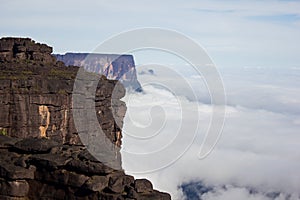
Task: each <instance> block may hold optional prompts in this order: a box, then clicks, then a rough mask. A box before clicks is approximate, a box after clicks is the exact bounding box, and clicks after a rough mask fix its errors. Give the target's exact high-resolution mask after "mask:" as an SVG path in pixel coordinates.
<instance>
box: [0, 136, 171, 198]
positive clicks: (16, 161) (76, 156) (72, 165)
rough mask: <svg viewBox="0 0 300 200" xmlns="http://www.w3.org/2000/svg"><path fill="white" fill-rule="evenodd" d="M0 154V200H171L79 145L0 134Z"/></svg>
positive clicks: (147, 182) (141, 180) (144, 182)
mask: <svg viewBox="0 0 300 200" xmlns="http://www.w3.org/2000/svg"><path fill="white" fill-rule="evenodd" d="M0 154H1V157H0V199H7V200H28V199H61V200H64V199H78V200H80V199H83V200H85V199H91V200H94V199H95V200H96V199H101V200H102V199H112V200H118V199H119V200H125V199H155V200H169V199H171V198H170V195H169V194H166V193H161V192H158V191H156V190H154V189H153V188H152V184H151V183H150V182H149V181H148V180H146V179H137V180H135V179H134V177H132V176H129V175H126V174H125V173H124V171H122V170H114V169H112V168H109V167H107V166H105V165H103V164H102V163H101V162H99V161H97V160H96V159H93V158H92V156H91V155H90V154H89V152H88V151H87V149H86V148H85V147H84V146H79V145H62V144H59V143H57V142H54V141H52V140H49V139H46V138H39V139H38V138H26V139H19V138H12V137H7V136H3V135H0Z"/></svg>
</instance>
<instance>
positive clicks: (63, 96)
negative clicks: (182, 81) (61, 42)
mask: <svg viewBox="0 0 300 200" xmlns="http://www.w3.org/2000/svg"><path fill="white" fill-rule="evenodd" d="M51 53H52V48H51V47H49V46H47V45H46V44H39V43H36V42H34V41H33V40H31V39H29V38H2V39H0V69H1V72H0V110H1V112H0V152H1V156H0V199H6V200H29V199H44V200H46V199H89V200H94V199H103V200H105V199H107V200H110V199H111V200H118V199H120V200H123V199H124V200H125V199H128V200H129V199H137V200H139V199H158V200H159V199H161V200H165V199H166V200H168V199H171V197H170V195H169V194H166V193H162V192H158V191H156V190H154V189H153V186H152V184H151V182H150V181H148V180H146V179H137V180H135V179H134V177H132V176H130V175H126V174H125V173H124V170H123V169H122V166H121V155H120V151H119V150H120V146H121V144H122V143H121V138H122V123H123V118H124V116H125V112H126V105H125V103H124V102H122V101H121V100H120V99H121V98H122V97H123V96H124V95H125V89H124V87H123V86H122V85H121V84H117V83H118V81H117V80H109V79H107V78H106V77H105V76H98V75H93V76H98V78H97V80H98V84H97V88H96V91H95V96H94V97H90V96H84V93H79V94H76V95H78V96H81V97H82V98H81V99H85V98H88V99H92V100H93V105H94V110H95V111H96V112H95V113H96V115H97V116H96V119H97V121H98V122H99V125H100V127H101V128H102V130H103V132H102V134H104V135H105V137H106V138H108V140H109V141H110V142H111V143H112V144H113V146H114V147H113V148H112V149H110V151H112V153H113V155H114V159H115V160H117V161H118V162H117V163H118V164H119V166H117V167H115V166H114V167H112V166H113V165H108V164H107V163H104V162H101V161H99V160H98V159H96V158H95V157H94V156H95V155H94V154H93V155H91V154H90V152H89V149H88V145H86V144H85V143H84V142H82V141H81V138H80V137H79V136H78V135H79V133H78V131H77V127H76V126H75V123H74V117H73V115H74V111H75V110H76V109H77V110H80V109H84V108H81V107H79V108H76V109H75V108H73V99H72V97H73V95H72V93H73V88H74V87H76V84H75V86H74V83H75V77H76V74H77V72H78V71H79V67H76V66H68V67H67V66H65V64H64V63H63V62H61V61H57V60H56V58H55V57H54V56H53V55H51ZM87 73H90V72H87ZM112 102H113V103H112ZM87 134H89V133H87ZM94 142H95V141H94ZM96 142H99V144H101V142H103V141H96ZM98 151H99V153H100V154H104V155H105V149H102V146H101V145H100V147H99V149H98ZM109 162H110V161H109ZM111 162H113V161H111Z"/></svg>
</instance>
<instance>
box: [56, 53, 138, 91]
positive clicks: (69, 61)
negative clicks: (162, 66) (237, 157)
mask: <svg viewBox="0 0 300 200" xmlns="http://www.w3.org/2000/svg"><path fill="white" fill-rule="evenodd" d="M54 56H55V57H56V58H57V60H59V61H62V62H64V63H65V65H67V66H82V67H84V68H85V69H87V70H88V71H90V72H95V73H98V74H101V75H104V76H106V77H107V78H108V79H111V80H119V81H120V82H121V83H122V84H123V85H124V86H125V88H128V89H133V90H136V91H141V90H142V88H141V85H140V83H139V82H138V80H137V75H136V69H135V63H134V59H133V56H132V55H116V54H95V53H66V54H64V55H61V54H54Z"/></svg>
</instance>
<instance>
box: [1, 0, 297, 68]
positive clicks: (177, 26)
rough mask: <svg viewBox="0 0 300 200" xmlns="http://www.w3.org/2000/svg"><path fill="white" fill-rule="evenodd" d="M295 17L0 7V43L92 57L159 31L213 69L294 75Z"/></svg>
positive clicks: (154, 0) (249, 6)
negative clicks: (287, 70) (113, 42)
mask: <svg viewBox="0 0 300 200" xmlns="http://www.w3.org/2000/svg"><path fill="white" fill-rule="evenodd" d="M299 15H300V2H299V1H290V0H265V1H258V0H254V1H245V0H236V1H233V0H230V1H221V0H188V1H184V2H183V1H179V0H172V1H171V0H166V1H158V0H151V1H148V0H144V1H138V0H129V1H116V0H109V1H108V0H86V1H70V0H61V1H59V2H56V1H50V0H44V1H39V0H29V1H26V2H25V1H22V0H14V1H10V0H1V13H0V24H1V30H0V36H24V37H31V38H33V39H34V40H36V41H38V42H44V43H47V44H49V45H51V46H53V47H54V52H55V53H65V52H92V51H93V50H94V49H95V48H96V47H97V45H99V44H100V43H101V42H103V41H105V40H106V39H108V38H110V37H111V36H113V35H116V34H119V33H120V32H124V31H127V30H132V29H136V28H141V27H159V28H167V29H171V30H176V31H178V32H181V33H182V34H184V35H186V36H188V37H190V38H192V39H193V40H195V41H196V42H197V43H198V44H200V45H202V46H203V47H204V48H205V49H206V50H207V52H208V54H209V55H210V56H211V57H212V59H213V60H214V62H215V63H216V64H217V66H219V67H244V66H246V67H261V66H263V67H285V66H288V67H299V60H300V57H299V56H298V52H300V45H299V44H300V39H299V35H300V29H299V27H300V18H299Z"/></svg>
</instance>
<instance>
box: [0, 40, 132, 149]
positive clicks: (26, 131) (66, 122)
mask: <svg viewBox="0 0 300 200" xmlns="http://www.w3.org/2000/svg"><path fill="white" fill-rule="evenodd" d="M22 45H23V46H22ZM21 47H22V48H21ZM15 49H22V50H24V51H23V52H22V54H24V55H25V57H24V59H23V57H22V59H20V56H16V55H18V54H19V51H15ZM34 50H35V51H34ZM51 52H52V48H51V47H48V46H47V45H45V44H36V43H34V42H33V41H32V40H30V39H20V38H4V39H1V40H0V54H1V53H2V54H3V53H4V54H5V55H7V56H5V57H1V58H0V69H1V72H0V102H1V103H0V110H1V111H2V112H0V132H4V133H6V134H7V135H10V136H13V137H19V138H26V137H46V138H49V139H53V140H55V141H58V142H60V143H63V144H77V143H79V138H78V134H77V131H76V129H75V126H74V120H73V115H72V100H71V99H72V91H73V85H74V79H75V77H76V74H77V71H78V69H79V68H78V67H66V66H65V65H64V64H63V63H61V62H57V61H56V60H55V58H54V57H53V56H51ZM35 54H39V55H42V56H43V57H45V58H48V59H37V58H36V57H34V56H33V57H32V55H35ZM8 55H9V56H8ZM50 58H51V59H50ZM99 80H100V81H99V87H98V88H97V91H96V96H95V109H96V112H97V113H98V116H97V117H98V118H99V123H100V125H101V127H102V129H103V131H104V132H105V134H106V135H107V137H108V138H109V139H110V140H111V141H112V142H114V143H116V144H118V145H119V146H120V145H121V128H122V127H119V126H118V125H120V124H122V123H116V122H115V119H120V120H119V121H122V119H123V117H124V115H125V111H126V106H125V104H124V103H123V102H122V101H119V99H120V98H121V97H123V96H124V95H125V90H124V88H123V87H122V85H121V84H118V89H116V88H115V85H116V83H117V81H113V80H107V79H106V78H105V77H104V76H102V77H101V78H99ZM113 90H114V92H115V95H114V98H115V99H112V98H113V97H112V93H113ZM112 100H114V102H115V104H116V105H118V107H116V108H114V109H111V102H112ZM113 112H114V113H113Z"/></svg>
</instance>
